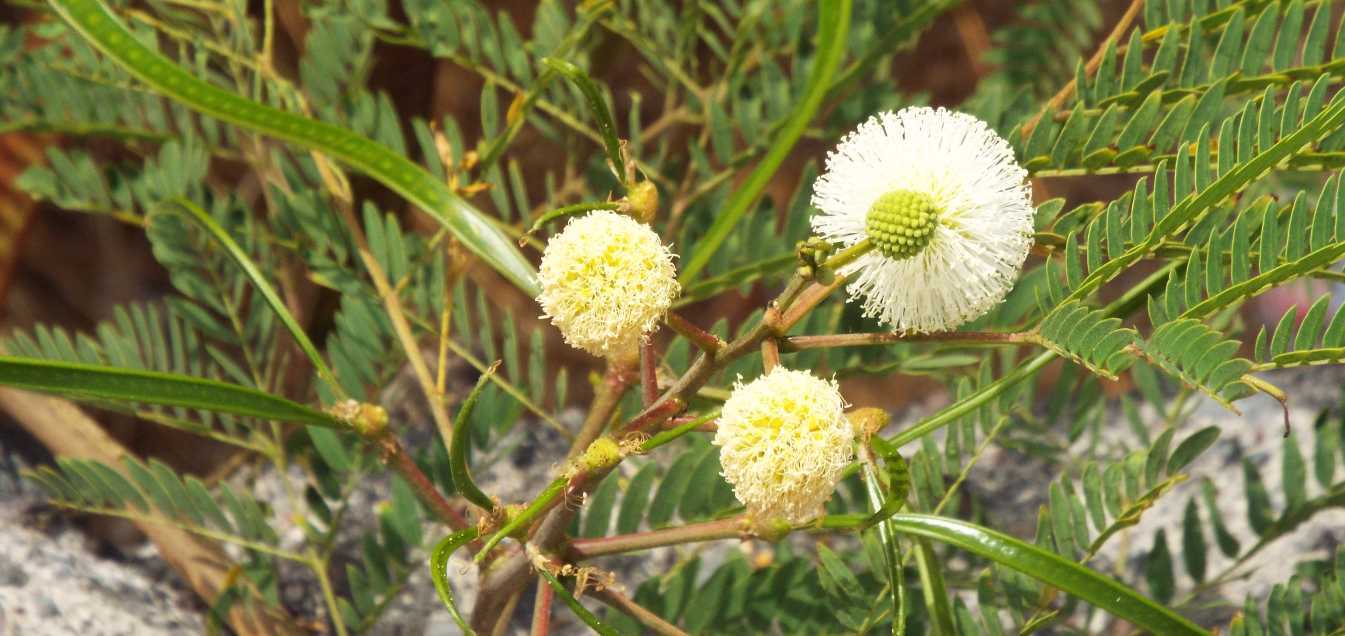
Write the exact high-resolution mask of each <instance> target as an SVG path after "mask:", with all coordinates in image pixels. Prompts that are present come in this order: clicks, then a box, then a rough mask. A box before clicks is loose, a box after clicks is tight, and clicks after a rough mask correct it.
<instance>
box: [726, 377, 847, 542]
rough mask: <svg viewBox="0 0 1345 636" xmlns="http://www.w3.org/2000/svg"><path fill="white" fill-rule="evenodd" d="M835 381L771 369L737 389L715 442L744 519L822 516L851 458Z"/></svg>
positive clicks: (800, 520)
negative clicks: (745, 511) (747, 515)
mask: <svg viewBox="0 0 1345 636" xmlns="http://www.w3.org/2000/svg"><path fill="white" fill-rule="evenodd" d="M845 406H846V404H845V400H844V399H843V398H841V394H840V391H839V389H838V388H837V386H836V382H835V381H834V380H832V381H827V380H822V379H819V378H817V377H814V376H813V375H812V374H810V373H808V372H806V371H791V370H789V369H785V368H783V367H776V368H775V369H773V370H771V372H770V373H767V374H765V375H763V376H761V377H759V378H757V379H756V380H753V381H751V382H749V383H747V384H741V383H739V384H737V385H735V386H734V388H733V394H732V395H730V396H729V399H728V401H727V402H725V403H724V409H723V411H721V413H720V416H719V425H718V429H717V431H716V432H715V438H714V443H715V445H716V446H719V447H720V448H719V461H720V464H721V465H722V466H723V468H724V473H723V474H724V478H725V479H726V480H728V482H729V483H730V484H732V485H733V492H734V494H735V495H737V497H738V501H741V502H742V503H743V505H745V506H747V511H748V513H749V514H751V515H753V516H754V517H756V518H757V519H760V520H762V521H769V520H774V519H783V520H785V521H787V522H789V523H795V524H797V523H804V522H806V521H808V520H810V519H813V518H815V517H817V516H818V515H819V514H820V513H821V512H822V505H823V504H825V503H826V501H827V499H828V498H829V497H831V493H832V491H833V490H835V488H836V482H837V481H839V480H840V478H841V472H842V471H843V470H844V469H845V467H846V465H848V464H849V463H850V460H851V458H852V457H853V456H854V448H853V441H854V436H855V432H854V427H853V426H852V425H851V424H850V420H849V419H847V418H846V417H845V414H844V413H843V412H842V411H843V409H844V408H845Z"/></svg>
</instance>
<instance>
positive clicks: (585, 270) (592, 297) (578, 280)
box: [537, 210, 680, 360]
mask: <svg viewBox="0 0 1345 636" xmlns="http://www.w3.org/2000/svg"><path fill="white" fill-rule="evenodd" d="M672 259H673V255H672V252H671V251H669V249H668V247H667V246H665V245H664V244H663V242H662V241H660V240H659V236H658V234H655V233H654V231H653V230H651V229H650V228H649V226H647V225H645V224H643V223H640V222H639V221H636V220H634V219H632V218H630V217H627V216H624V215H621V214H617V213H615V212H608V211H604V210H598V211H594V212H590V213H589V214H587V215H585V216H583V217H580V218H576V219H574V220H571V221H570V222H569V223H568V224H566V226H565V229H564V230H562V231H561V232H560V233H559V234H557V235H555V236H553V237H552V238H551V240H550V241H548V242H547V244H546V249H545V250H544V251H543V252H542V263H541V266H540V267H539V268H538V280H539V281H540V282H541V286H542V293H541V295H539V296H538V297H537V302H538V303H540V304H541V306H542V310H543V311H544V312H545V313H544V315H543V317H544V318H550V319H551V322H552V323H553V324H555V325H556V328H558V329H560V332H561V335H563V336H564V337H565V342H567V343H569V344H571V345H573V346H575V347H578V348H580V349H583V350H584V351H587V352H589V353H592V354H593V355H595V356H600V357H604V358H615V359H621V360H624V359H630V358H633V357H635V356H636V354H637V353H638V351H639V344H640V341H641V339H643V338H644V336H645V334H647V333H649V332H650V331H653V329H654V327H655V326H657V325H658V321H659V319H661V318H662V317H663V315H664V314H665V313H667V311H668V308H669V307H670V306H671V305H672V301H673V299H674V298H676V297H677V293H678V292H679V291H680V287H679V286H678V284H677V268H676V267H674V266H673V262H672Z"/></svg>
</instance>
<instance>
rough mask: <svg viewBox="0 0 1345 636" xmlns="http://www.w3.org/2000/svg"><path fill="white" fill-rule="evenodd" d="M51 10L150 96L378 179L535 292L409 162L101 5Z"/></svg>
mask: <svg viewBox="0 0 1345 636" xmlns="http://www.w3.org/2000/svg"><path fill="white" fill-rule="evenodd" d="M51 6H52V7H53V8H54V9H55V10H56V11H57V13H59V14H60V15H61V17H62V18H64V19H65V20H66V21H67V22H69V23H70V25H71V26H72V27H74V28H75V30H77V31H78V32H79V33H80V34H82V35H83V36H84V37H85V38H86V39H88V40H89V42H91V43H92V44H93V45H94V46H96V47H97V48H98V49H99V50H101V51H102V52H103V53H104V54H106V55H107V56H108V57H110V58H112V59H113V60H115V61H116V62H117V63H118V64H120V65H121V66H123V67H124V68H125V69H126V70H127V71H128V72H130V73H131V74H132V75H134V76H136V77H137V78H139V79H140V80H142V81H144V82H145V83H146V84H149V85H150V86H151V87H153V88H154V89H155V90H157V91H159V92H161V93H163V94H165V95H167V96H169V97H171V98H173V99H175V100H177V101H180V102H182V103H183V104H186V105H187V106H189V107H191V108H194V109H196V110H199V111H201V112H203V113H205V114H207V115H210V116H212V117H216V118H219V119H222V120H224V121H227V122H229V123H232V124H235V125H238V126H242V127H244V128H248V129H251V130H256V131H258V132H261V133H265V134H267V135H270V136H273V137H276V138H278V139H281V140H284V141H287V142H290V143H294V144H297V145H300V146H303V147H305V148H309V149H312V150H317V151H320V152H323V153H325V154H329V155H331V156H332V157H335V158H336V159H338V160H340V161H341V162H342V163H345V164H346V165H348V166H350V167H351V168H354V169H356V170H358V171H360V172H363V173H365V174H367V175H369V176H371V177H373V178H375V179H377V180H378V181H379V182H380V183H382V184H383V185H385V186H387V187H389V188H391V189H392V190H393V191H395V192H397V193H398V194H400V195H402V196H403V197H405V198H406V200H407V201H410V202H411V203H414V204H415V205H416V206H418V207H420V208H421V209H422V210H425V211H426V212H428V213H429V214H430V215H431V216H433V217H435V218H436V219H437V220H438V221H439V222H440V223H442V224H443V225H444V227H445V228H447V229H448V230H449V231H450V232H452V233H453V235H454V236H455V237H457V239H458V240H459V241H461V242H462V244H463V245H464V246H466V247H467V248H468V249H470V250H471V251H472V252H474V253H475V254H476V255H478V256H480V257H481V258H482V260H484V261H486V262H487V263H489V264H490V266H491V267H493V268H495V270H496V271H498V272H500V274H502V275H503V276H504V277H505V278H507V279H509V281H510V282H512V283H514V285H516V286H518V288H519V289H520V290H522V291H523V292H524V293H526V294H528V295H529V296H536V295H537V294H538V291H539V290H538V287H537V280H536V273H535V271H534V270H533V267H532V265H531V264H530V263H528V261H527V259H525V258H524V257H523V254H522V253H520V252H519V251H518V248H517V247H515V246H514V244H513V243H512V242H510V240H509V239H508V238H507V237H506V236H505V235H504V234H503V233H502V232H500V230H499V229H497V228H496V227H495V226H494V225H492V224H491V221H490V219H488V218H487V217H486V216H484V215H482V214H481V212H479V211H478V210H476V209H475V208H473V207H472V206H471V204H469V203H467V202H466V201H464V200H463V199H462V198H461V197H459V196H458V195H457V194H456V193H454V192H453V191H452V190H451V189H450V188H449V187H448V185H447V184H445V183H443V182H442V181H440V180H439V179H436V178H435V177H434V176H433V175H431V174H430V173H429V172H428V171H427V170H425V169H424V168H422V167H420V166H419V165H417V164H416V163H414V162H412V161H411V160H409V159H407V158H406V157H403V156H401V155H399V154H397V153H395V152H393V151H392V150H391V149H389V148H387V147H385V146H383V145H381V144H378V143H376V142H374V141H372V140H370V139H368V138H366V137H362V136H360V135H357V134H354V133H352V132H350V131H347V130H345V129H343V128H340V127H339V126H333V125H331V124H327V123H323V122H319V121H314V120H312V119H308V118H306V117H302V116H300V115H296V114H294V113H288V112H285V111H282V110H279V109H276V108H271V107H269V106H265V105H262V104H258V103H256V102H253V101H251V100H248V99H245V98H243V97H240V96H238V95H235V94H233V93H230V92H228V91H225V90H223V89H220V88H218V87H216V86H214V85H212V84H210V83H208V82H206V81H204V80H201V79H198V78H197V77H195V76H193V75H191V74H190V73H187V72H186V71H184V70H182V69H181V68H179V67H178V66H176V65H175V64H173V63H172V62H171V61H169V60H168V59H167V58H165V57H163V56H162V55H159V54H158V53H157V52H155V51H153V50H151V49H150V48H148V47H146V46H145V45H144V44H142V43H140V41H139V40H137V39H136V38H135V36H133V35H132V34H131V32H130V31H128V30H126V27H125V26H123V25H122V24H121V22H120V21H119V20H118V19H117V17H116V16H115V15H113V14H112V13H111V12H110V11H109V10H108V9H107V7H106V6H105V5H104V4H103V3H102V2H100V1H99V0H55V1H54V2H52V3H51Z"/></svg>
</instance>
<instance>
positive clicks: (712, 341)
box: [663, 311, 727, 356]
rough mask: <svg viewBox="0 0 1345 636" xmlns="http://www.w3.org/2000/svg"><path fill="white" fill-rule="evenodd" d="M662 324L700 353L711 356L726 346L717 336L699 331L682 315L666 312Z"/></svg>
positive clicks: (697, 327) (698, 328) (702, 330)
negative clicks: (692, 345) (697, 348)
mask: <svg viewBox="0 0 1345 636" xmlns="http://www.w3.org/2000/svg"><path fill="white" fill-rule="evenodd" d="M663 324H665V325H668V328H669V329H672V330H673V331H676V332H677V334H678V335H680V336H682V337H683V338H686V339H687V340H690V341H691V344H694V345H696V346H697V347H699V348H700V350H701V351H704V352H706V353H708V354H710V355H711V356H713V355H714V354H716V353H718V352H719V350H720V349H723V348H724V345H725V344H727V343H725V342H724V341H723V340H721V339H720V338H719V336H716V335H714V334H712V333H710V332H708V331H706V330H704V329H701V328H700V327H699V326H697V325H696V324H695V323H693V322H691V321H690V320H687V319H686V318H683V317H682V315H681V314H679V313H677V312H673V311H670V312H668V315H667V316H664V318H663Z"/></svg>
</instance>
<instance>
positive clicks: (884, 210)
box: [812, 107, 1034, 332]
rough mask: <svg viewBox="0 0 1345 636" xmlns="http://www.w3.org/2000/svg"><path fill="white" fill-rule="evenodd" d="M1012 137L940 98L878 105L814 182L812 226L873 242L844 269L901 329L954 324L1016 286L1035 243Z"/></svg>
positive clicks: (868, 306) (841, 239) (854, 292)
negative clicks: (934, 103) (942, 104)
mask: <svg viewBox="0 0 1345 636" xmlns="http://www.w3.org/2000/svg"><path fill="white" fill-rule="evenodd" d="M1026 178H1027V171H1026V170H1024V169H1023V168H1022V167H1021V166H1019V165H1018V163H1017V162H1016V161H1015V160H1014V157H1013V149H1012V148H1010V147H1009V143H1008V142H1007V141H1005V140H1004V138H1002V137H1000V136H999V135H998V134H996V133H995V131H993V130H991V129H990V127H989V126H987V125H986V124H985V122H983V121H981V120H979V119H977V118H975V117H972V116H971V115H966V114H963V113H955V112H951V111H947V110H944V109H942V108H937V109H936V108H925V107H916V108H904V109H902V110H900V111H897V112H895V113H894V112H884V113H879V114H877V115H874V116H873V117H871V118H869V120H868V121H866V122H864V123H863V124H860V125H859V128H858V129H856V130H855V131H854V132H852V133H850V134H849V135H847V136H846V137H845V139H843V140H841V143H840V145H839V146H837V147H836V150H834V151H833V152H832V153H831V154H830V155H828V156H827V168H826V171H825V172H823V174H822V175H821V176H820V177H818V179H817V183H816V185H814V187H813V199H812V203H813V206H814V207H816V208H817V209H818V210H820V211H821V214H819V215H817V216H815V217H813V229H814V230H815V231H816V232H817V233H818V234H820V235H821V236H822V237H823V238H826V239H827V240H829V241H831V242H834V243H840V244H842V245H844V246H845V247H849V246H851V245H854V244H855V243H858V242H859V241H861V240H863V239H866V238H867V239H869V240H870V241H871V242H872V243H873V245H874V249H873V250H872V251H870V252H868V253H867V254H865V255H863V256H861V257H860V258H858V259H857V260H856V261H855V262H853V263H851V264H850V265H849V266H847V267H845V268H843V269H842V270H841V273H843V274H846V275H847V276H848V277H849V278H850V280H851V281H852V282H851V283H850V287H849V292H850V297H851V298H863V299H864V315H866V316H870V317H876V318H878V320H879V321H881V322H883V323H885V324H887V325H889V326H891V327H892V329H894V330H896V331H902V332H930V331H945V330H951V329H954V328H956V327H958V326H960V325H962V324H963V323H966V322H968V321H970V320H974V319H976V318H978V317H980V316H981V315H983V314H985V313H986V312H988V311H990V309H991V308H993V307H994V306H995V305H997V304H999V302H1000V301H1002V300H1004V297H1005V295H1007V294H1008V293H1009V290H1010V289H1012V288H1013V285H1014V282H1015V281H1016V280H1017V279H1018V273H1019V271H1020V270H1021V269H1022V267H1023V261H1024V259H1026V258H1027V252H1028V248H1029V247H1031V245H1032V216H1033V212H1034V210H1033V207H1032V191H1031V188H1030V187H1029V186H1028V185H1027V183H1026V182H1025V180H1026Z"/></svg>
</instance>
